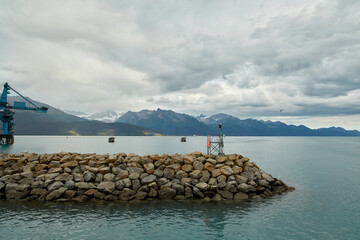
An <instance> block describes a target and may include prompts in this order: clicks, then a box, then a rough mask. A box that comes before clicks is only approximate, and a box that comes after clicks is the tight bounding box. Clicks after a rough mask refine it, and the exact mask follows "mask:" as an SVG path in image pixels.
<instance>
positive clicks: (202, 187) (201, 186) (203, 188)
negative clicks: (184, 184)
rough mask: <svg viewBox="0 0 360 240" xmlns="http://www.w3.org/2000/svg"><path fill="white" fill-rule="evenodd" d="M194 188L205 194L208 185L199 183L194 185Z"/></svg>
mask: <svg viewBox="0 0 360 240" xmlns="http://www.w3.org/2000/svg"><path fill="white" fill-rule="evenodd" d="M195 187H197V188H198V189H200V191H202V192H205V191H206V190H208V189H209V188H210V185H209V184H207V183H205V182H199V183H198V184H196V185H195ZM194 193H195V192H194Z"/></svg>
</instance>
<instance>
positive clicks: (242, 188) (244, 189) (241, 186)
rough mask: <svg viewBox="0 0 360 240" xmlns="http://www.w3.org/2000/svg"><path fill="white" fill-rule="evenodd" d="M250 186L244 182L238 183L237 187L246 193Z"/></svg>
mask: <svg viewBox="0 0 360 240" xmlns="http://www.w3.org/2000/svg"><path fill="white" fill-rule="evenodd" d="M251 188H252V186H250V185H248V184H246V183H240V185H239V186H238V187H237V189H238V190H239V191H241V192H243V193H247V192H249V191H250V189H251Z"/></svg>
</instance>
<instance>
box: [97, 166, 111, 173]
mask: <svg viewBox="0 0 360 240" xmlns="http://www.w3.org/2000/svg"><path fill="white" fill-rule="evenodd" d="M109 172H110V167H103V168H100V169H99V173H101V174H103V175H105V174H107V173H109Z"/></svg>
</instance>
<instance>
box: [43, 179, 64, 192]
mask: <svg viewBox="0 0 360 240" xmlns="http://www.w3.org/2000/svg"><path fill="white" fill-rule="evenodd" d="M61 187H64V184H63V183H62V182H60V181H56V182H54V183H52V184H50V185H49V186H48V188H47V189H48V191H49V192H52V191H54V190H57V189H59V188H61Z"/></svg>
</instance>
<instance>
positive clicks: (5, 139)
mask: <svg viewBox="0 0 360 240" xmlns="http://www.w3.org/2000/svg"><path fill="white" fill-rule="evenodd" d="M10 90H12V91H14V92H15V93H17V94H18V95H19V96H20V97H21V98H23V99H24V100H25V101H26V102H28V103H29V104H30V106H31V107H27V106H26V102H14V106H11V105H10V104H9V103H8V101H7V95H8V94H10ZM15 109H16V110H31V111H35V112H42V113H46V112H47V110H48V108H47V107H38V106H37V105H36V104H35V103H34V102H32V101H31V100H30V99H28V98H26V97H24V96H23V95H21V94H20V93H19V92H18V91H16V90H15V89H13V88H12V87H10V85H9V84H8V83H5V84H4V90H3V91H2V94H1V99H0V120H1V121H2V123H3V134H0V144H13V143H14V131H13V126H14V123H13V120H14V117H13V115H14V114H15V113H14V111H13V110H15Z"/></svg>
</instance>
